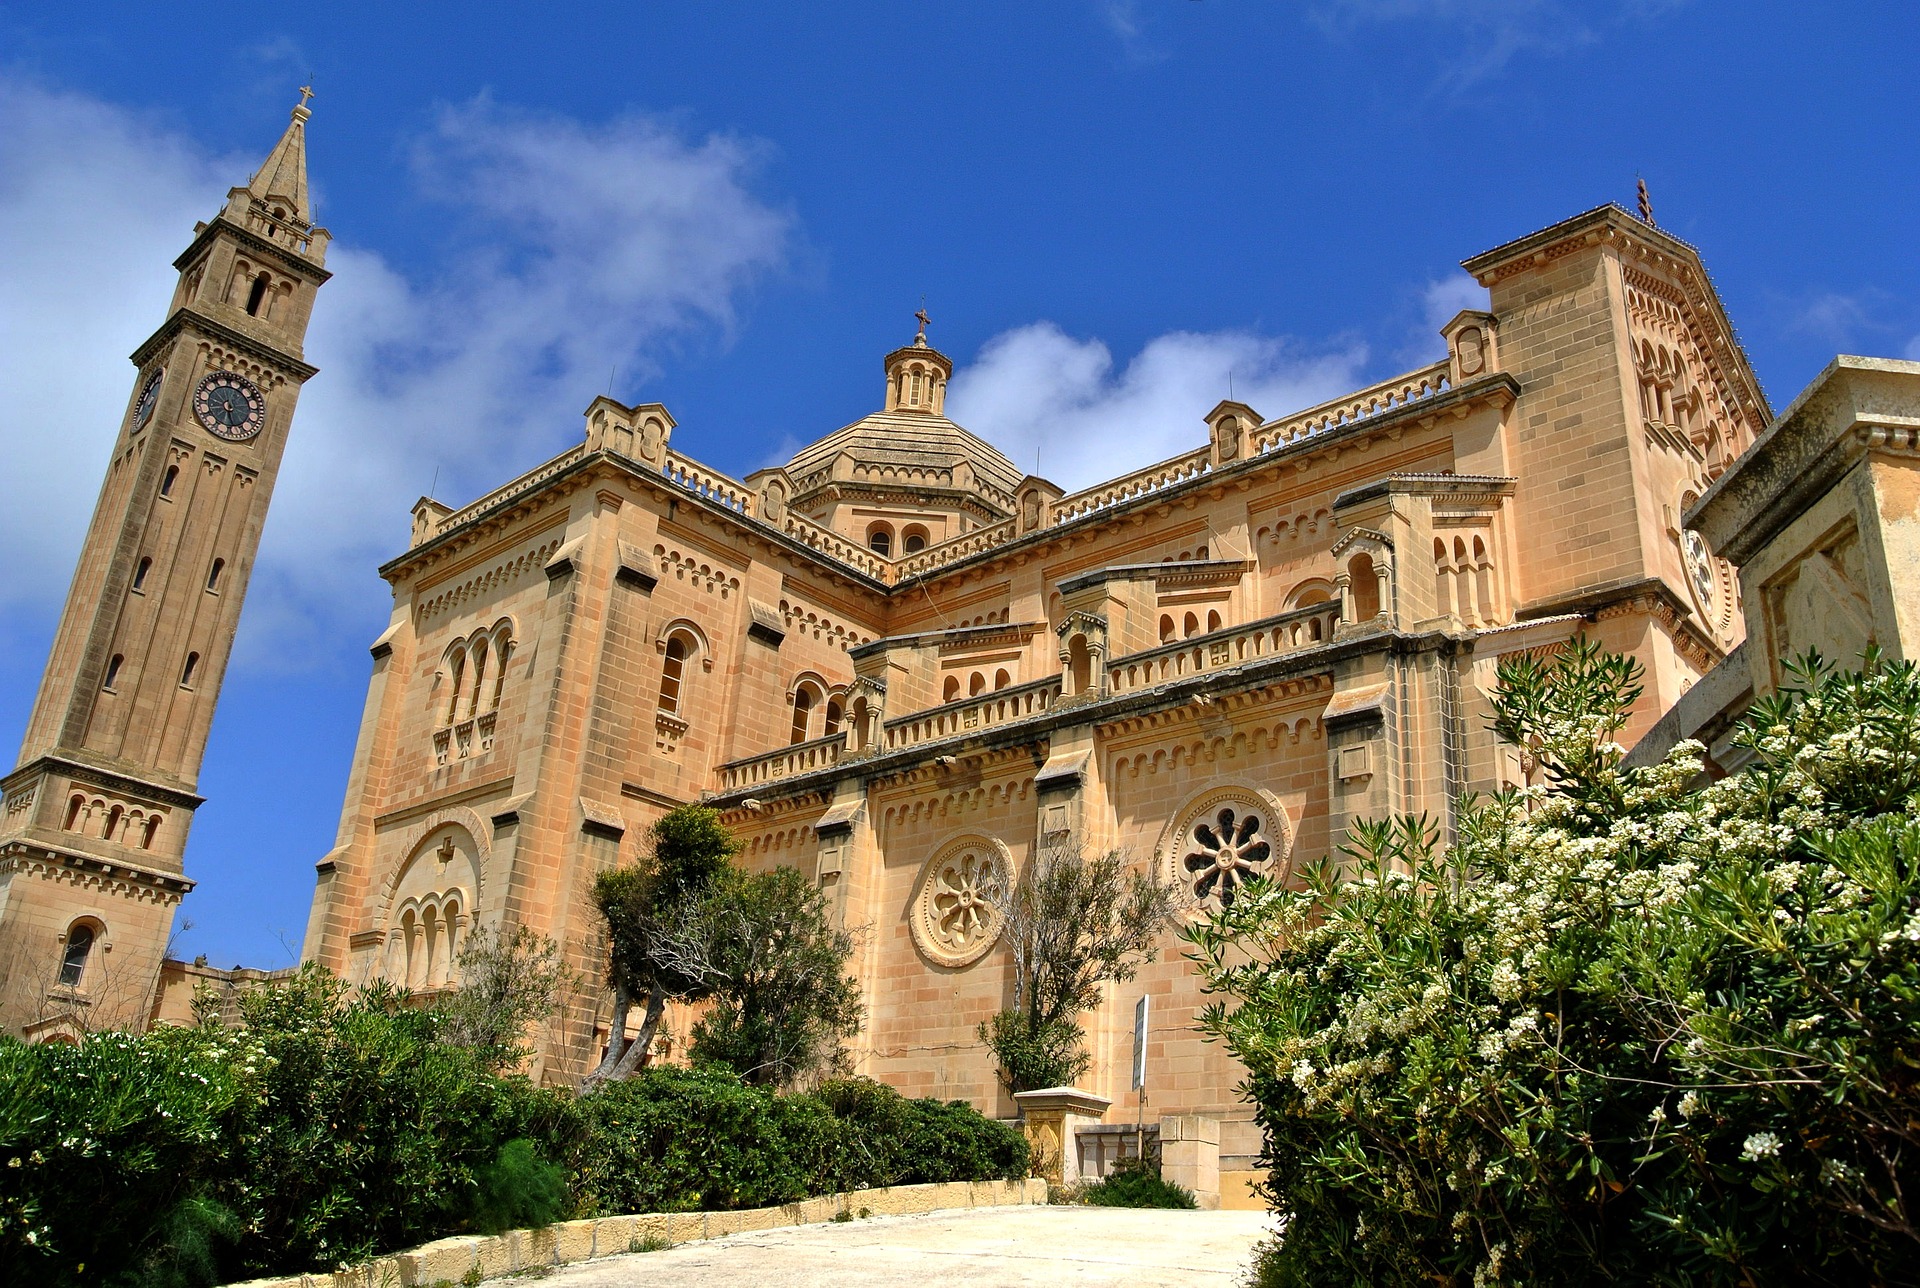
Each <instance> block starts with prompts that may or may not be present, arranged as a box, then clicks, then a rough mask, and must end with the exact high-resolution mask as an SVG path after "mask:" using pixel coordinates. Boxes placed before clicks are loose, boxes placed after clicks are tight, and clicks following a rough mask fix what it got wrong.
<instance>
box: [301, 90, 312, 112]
mask: <svg viewBox="0 0 1920 1288" xmlns="http://www.w3.org/2000/svg"><path fill="white" fill-rule="evenodd" d="M312 97H313V86H311V85H302V86H301V87H300V106H302V107H305V106H306V105H307V100H308V99H310V98H312Z"/></svg>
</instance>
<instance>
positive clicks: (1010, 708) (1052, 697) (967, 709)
mask: <svg viewBox="0 0 1920 1288" xmlns="http://www.w3.org/2000/svg"><path fill="white" fill-rule="evenodd" d="M1059 700H1060V677H1059V676H1057V675H1049V676H1047V677H1046V678H1045V679H1041V680H1032V681H1029V682H1028V683H1026V684H1015V685H1010V686H1008V687H1007V688H1004V689H995V690H993V691H992V692H989V693H981V694H977V695H975V696H974V697H971V698H963V699H961V700H960V701H958V702H949V703H947V704H946V705H944V706H938V707H930V708H928V709H927V710H925V711H920V712H916V713H914V714H913V715H909V716H901V717H900V718H899V719H897V720H889V721H887V724H886V740H885V744H884V745H885V748H886V750H888V751H897V750H899V749H900V748H902V747H913V746H917V745H918V744H920V743H923V742H932V741H934V740H935V739H939V738H950V737H952V736H954V735H955V734H964V733H974V732H977V731H978V730H981V729H991V728H993V727H994V726H995V725H1003V724H1011V723H1013V722H1014V721H1016V720H1024V719H1026V718H1027V717H1028V716H1037V715H1039V714H1041V713H1042V712H1044V711H1047V710H1048V709H1050V708H1051V707H1052V706H1053V704H1054V703H1056V702H1058V701H1059Z"/></svg>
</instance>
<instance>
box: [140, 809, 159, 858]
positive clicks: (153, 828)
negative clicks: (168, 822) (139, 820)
mask: <svg viewBox="0 0 1920 1288" xmlns="http://www.w3.org/2000/svg"><path fill="white" fill-rule="evenodd" d="M159 831H160V816H159V815H158V814H149V815H147V828H146V831H144V832H142V833H141V834H140V848H141V849H143V850H151V849H152V848H153V838H154V837H155V835H157V834H158V833H159Z"/></svg>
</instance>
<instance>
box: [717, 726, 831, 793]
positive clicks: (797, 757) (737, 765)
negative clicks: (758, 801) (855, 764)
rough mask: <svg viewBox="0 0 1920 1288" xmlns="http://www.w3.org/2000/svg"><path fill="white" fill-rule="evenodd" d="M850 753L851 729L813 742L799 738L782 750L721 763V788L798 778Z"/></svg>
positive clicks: (731, 788) (736, 787)
mask: <svg viewBox="0 0 1920 1288" xmlns="http://www.w3.org/2000/svg"><path fill="white" fill-rule="evenodd" d="M846 754H847V731H846V730H845V729H842V730H841V731H840V732H839V733H830V734H828V735H827V736H826V737H824V738H815V739H813V740H812V741H810V742H796V743H794V744H793V745H792V746H790V747H782V748H780V749H779V750H778V751H769V752H767V753H765V754H764V755H759V756H753V757H750V758H748V759H746V760H736V761H732V762H731V763H729V764H725V765H722V766H720V790H721V791H725V792H731V791H737V790H739V789H741V788H745V787H758V786H759V785H760V784H761V783H773V782H778V781H779V780H781V779H782V778H794V777H797V776H799V775H801V774H807V773H812V772H813V771H814V770H816V769H825V768H826V767H827V766H828V765H834V764H838V763H839V762H840V759H841V758H842V757H843V756H845V755H846Z"/></svg>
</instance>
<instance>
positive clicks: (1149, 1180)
mask: <svg viewBox="0 0 1920 1288" xmlns="http://www.w3.org/2000/svg"><path fill="white" fill-rule="evenodd" d="M1079 1197H1080V1201H1081V1202H1082V1203H1088V1204H1091V1205H1092V1206H1094V1207H1123V1208H1180V1209H1185V1210H1188V1211H1191V1210H1193V1209H1195V1208H1197V1207H1199V1206H1200V1205H1199V1204H1198V1203H1197V1202H1195V1201H1194V1197H1193V1191H1192V1190H1190V1189H1188V1188H1187V1187H1186V1186H1184V1185H1176V1184H1174V1183H1173V1182H1172V1181H1169V1180H1164V1179H1162V1178H1161V1175H1160V1169H1159V1168H1157V1167H1155V1166H1154V1165H1153V1164H1151V1163H1142V1162H1141V1161H1140V1160H1139V1159H1133V1158H1129V1159H1125V1160H1123V1161H1122V1162H1121V1163H1120V1164H1118V1165H1117V1166H1116V1167H1115V1168H1114V1169H1113V1171H1112V1172H1111V1173H1109V1174H1108V1175H1106V1176H1103V1177H1102V1178H1100V1179H1099V1180H1097V1181H1095V1182H1093V1183H1092V1184H1091V1185H1086V1186H1082V1187H1081V1190H1080V1195H1079Z"/></svg>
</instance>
